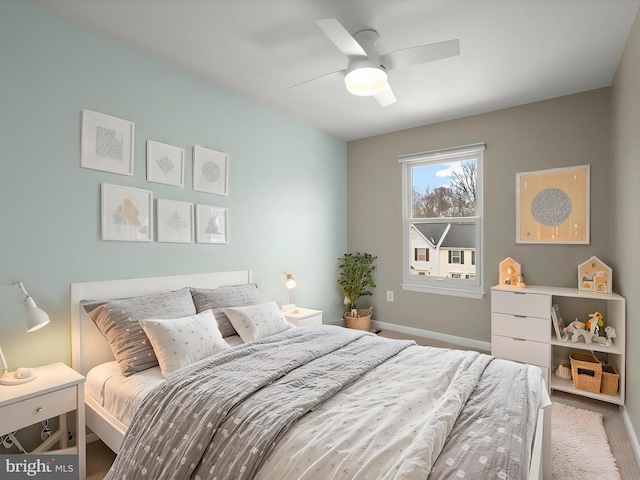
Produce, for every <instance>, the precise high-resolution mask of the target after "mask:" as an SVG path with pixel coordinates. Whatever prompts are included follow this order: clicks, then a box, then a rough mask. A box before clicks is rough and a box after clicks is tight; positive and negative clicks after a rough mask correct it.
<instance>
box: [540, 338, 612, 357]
mask: <svg viewBox="0 0 640 480" xmlns="http://www.w3.org/2000/svg"><path fill="white" fill-rule="evenodd" d="M551 345H554V346H556V347H565V348H571V349H574V350H587V351H589V352H602V353H612V354H614V355H622V349H621V348H620V347H619V346H618V345H617V344H616V342H615V340H614V341H612V342H611V345H610V346H608V347H604V346H602V345H600V344H599V343H596V342H592V343H591V344H590V345H587V344H586V343H584V342H576V343H573V342H572V341H571V340H569V341H568V342H561V341H560V340H558V339H557V338H556V339H552V340H551Z"/></svg>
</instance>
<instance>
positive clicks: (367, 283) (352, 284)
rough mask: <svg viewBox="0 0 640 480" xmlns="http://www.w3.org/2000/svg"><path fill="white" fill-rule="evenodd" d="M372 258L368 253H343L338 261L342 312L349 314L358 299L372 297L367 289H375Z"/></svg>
mask: <svg viewBox="0 0 640 480" xmlns="http://www.w3.org/2000/svg"><path fill="white" fill-rule="evenodd" d="M376 258H378V257H374V256H373V255H371V254H369V253H345V254H344V255H343V256H342V257H340V258H339V259H338V260H339V261H340V265H339V268H340V278H338V284H339V285H340V286H341V287H342V292H343V294H344V311H345V313H349V312H350V311H351V310H353V309H354V308H358V307H357V306H356V305H357V303H358V299H359V298H360V297H365V296H367V295H373V293H372V292H371V291H370V290H367V289H368V288H369V287H371V288H375V286H376V284H375V283H374V281H373V271H374V270H375V269H376V266H375V265H374V261H375V260H376Z"/></svg>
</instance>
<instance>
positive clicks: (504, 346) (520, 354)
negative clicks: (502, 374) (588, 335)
mask: <svg viewBox="0 0 640 480" xmlns="http://www.w3.org/2000/svg"><path fill="white" fill-rule="evenodd" d="M499 288H500V287H494V288H492V289H491V354H492V355H493V356H495V357H497V358H504V359H507V360H515V361H517V362H522V363H528V364H530V365H537V366H538V367H540V368H541V369H542V375H543V377H544V380H545V382H546V384H547V385H549V372H550V370H551V344H550V340H551V338H550V337H551V296H550V295H541V294H537V293H527V292H524V291H522V290H523V289H509V290H500V289H499Z"/></svg>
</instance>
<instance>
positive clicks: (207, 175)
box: [193, 145, 229, 195]
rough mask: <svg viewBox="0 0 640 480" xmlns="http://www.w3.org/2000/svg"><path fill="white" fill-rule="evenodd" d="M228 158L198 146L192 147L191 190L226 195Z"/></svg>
mask: <svg viewBox="0 0 640 480" xmlns="http://www.w3.org/2000/svg"><path fill="white" fill-rule="evenodd" d="M228 170H229V156H228V155H227V154H226V153H223V152H218V151H216V150H212V149H210V148H206V147H202V146H200V145H194V146H193V189H194V190H195V191H197V192H206V193H213V194H216V195H227V190H228V176H229V175H228Z"/></svg>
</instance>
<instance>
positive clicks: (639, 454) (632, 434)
mask: <svg viewBox="0 0 640 480" xmlns="http://www.w3.org/2000/svg"><path fill="white" fill-rule="evenodd" d="M620 410H621V411H622V419H623V420H624V424H625V426H626V427H627V432H628V433H629V438H630V439H631V445H632V446H633V451H634V452H635V453H636V460H638V463H639V464H640V443H638V437H637V436H636V431H635V430H634V428H633V425H632V424H631V419H630V418H629V414H628V413H627V407H625V406H624V405H623V406H621V407H620Z"/></svg>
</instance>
